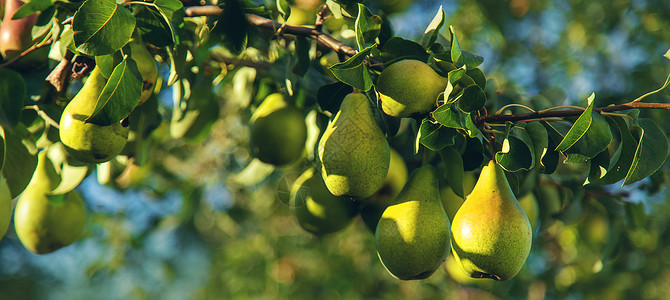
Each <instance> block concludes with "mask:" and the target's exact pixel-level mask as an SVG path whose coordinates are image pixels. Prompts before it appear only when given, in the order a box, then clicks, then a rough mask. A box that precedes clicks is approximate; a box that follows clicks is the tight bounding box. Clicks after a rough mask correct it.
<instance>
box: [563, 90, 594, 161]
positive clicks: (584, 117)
mask: <svg viewBox="0 0 670 300" xmlns="http://www.w3.org/2000/svg"><path fill="white" fill-rule="evenodd" d="M594 98H595V94H591V96H589V98H588V100H587V101H588V103H589V105H588V106H587V107H586V109H585V110H584V112H582V114H581V115H580V116H579V118H577V121H575V123H573V124H572V127H571V128H570V130H569V131H568V133H567V134H566V135H565V137H564V138H563V140H562V141H561V142H560V143H559V144H558V146H557V147H556V150H557V151H565V150H568V149H569V148H570V147H572V145H574V144H575V143H576V142H577V141H578V140H579V139H580V138H582V136H583V135H584V134H585V133H586V131H587V130H588V129H589V126H591V121H592V119H593V115H592V112H593V103H594V101H593V99H594Z"/></svg>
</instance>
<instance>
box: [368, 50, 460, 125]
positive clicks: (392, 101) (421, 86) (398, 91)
mask: <svg viewBox="0 0 670 300" xmlns="http://www.w3.org/2000/svg"><path fill="white" fill-rule="evenodd" d="M376 87H377V91H379V94H380V99H381V102H382V109H383V110H384V112H385V113H386V114H387V115H389V116H393V117H409V116H410V115H413V114H420V113H425V112H428V111H430V110H431V109H433V107H434V106H435V103H436V102H437V97H438V96H439V95H440V93H442V92H444V89H445V88H446V87H447V78H445V77H442V76H440V75H439V74H437V73H436V72H435V71H434V70H433V69H432V68H431V67H430V66H428V65H427V64H426V63H424V62H422V61H418V60H413V59H406V60H401V61H399V62H396V63H394V64H392V65H390V66H388V67H386V68H384V70H383V71H382V73H381V74H379V78H378V79H377V85H376Z"/></svg>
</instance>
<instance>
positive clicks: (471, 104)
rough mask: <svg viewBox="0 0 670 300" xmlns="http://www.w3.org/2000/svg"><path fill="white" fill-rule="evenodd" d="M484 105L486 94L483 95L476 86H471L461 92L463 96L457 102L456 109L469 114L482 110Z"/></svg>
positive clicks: (480, 89)
mask: <svg viewBox="0 0 670 300" xmlns="http://www.w3.org/2000/svg"><path fill="white" fill-rule="evenodd" d="M485 103H486V94H484V91H483V90H482V88H480V87H479V86H477V85H471V86H468V87H466V88H465V90H463V95H461V96H460V99H459V100H458V108H460V109H461V110H462V111H464V112H468V113H469V112H473V111H478V110H480V109H482V108H484V104H485Z"/></svg>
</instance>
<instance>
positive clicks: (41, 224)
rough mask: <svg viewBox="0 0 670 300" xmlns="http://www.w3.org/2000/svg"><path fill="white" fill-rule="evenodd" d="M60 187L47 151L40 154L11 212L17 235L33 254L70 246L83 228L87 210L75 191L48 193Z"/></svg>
mask: <svg viewBox="0 0 670 300" xmlns="http://www.w3.org/2000/svg"><path fill="white" fill-rule="evenodd" d="M59 183H60V177H59V175H58V174H57V173H56V169H55V168H54V165H53V163H52V162H51V160H50V159H49V157H48V156H47V151H46V150H45V151H42V152H40V153H39V155H38V162H37V168H36V169H35V172H34V173H33V177H32V178H31V180H30V183H29V184H28V186H27V187H26V189H25V190H24V191H23V193H21V195H20V196H19V199H18V201H17V203H16V209H15V211H14V228H15V229H16V234H17V236H18V237H19V240H20V241H21V243H23V245H24V246H25V247H26V249H28V250H30V251H32V252H34V253H37V254H46V253H50V252H53V251H56V250H58V249H60V248H62V247H65V246H67V245H69V244H71V243H72V242H74V241H75V240H76V239H77V238H78V237H79V235H81V233H82V231H83V229H84V225H85V224H86V218H87V217H86V208H85V206H84V202H83V200H82V198H81V196H79V194H78V193H77V192H76V191H74V190H72V191H69V192H67V193H65V194H52V193H51V191H53V190H54V189H55V188H56V187H57V186H58V184H59Z"/></svg>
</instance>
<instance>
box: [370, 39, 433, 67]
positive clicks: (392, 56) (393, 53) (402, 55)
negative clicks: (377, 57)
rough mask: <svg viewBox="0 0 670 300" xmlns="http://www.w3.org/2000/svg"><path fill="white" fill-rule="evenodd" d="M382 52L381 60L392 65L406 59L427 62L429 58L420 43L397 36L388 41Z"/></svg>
mask: <svg viewBox="0 0 670 300" xmlns="http://www.w3.org/2000/svg"><path fill="white" fill-rule="evenodd" d="M381 51H382V52H381V60H382V61H383V62H384V64H391V63H393V62H395V61H399V60H404V59H415V60H419V61H423V62H426V61H427V60H428V57H429V55H428V52H426V49H424V48H423V47H422V46H421V45H420V44H419V43H417V42H414V41H410V40H406V39H403V38H401V37H397V36H395V37H392V38H390V39H389V40H388V41H386V43H385V44H384V46H383V47H382V49H381Z"/></svg>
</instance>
